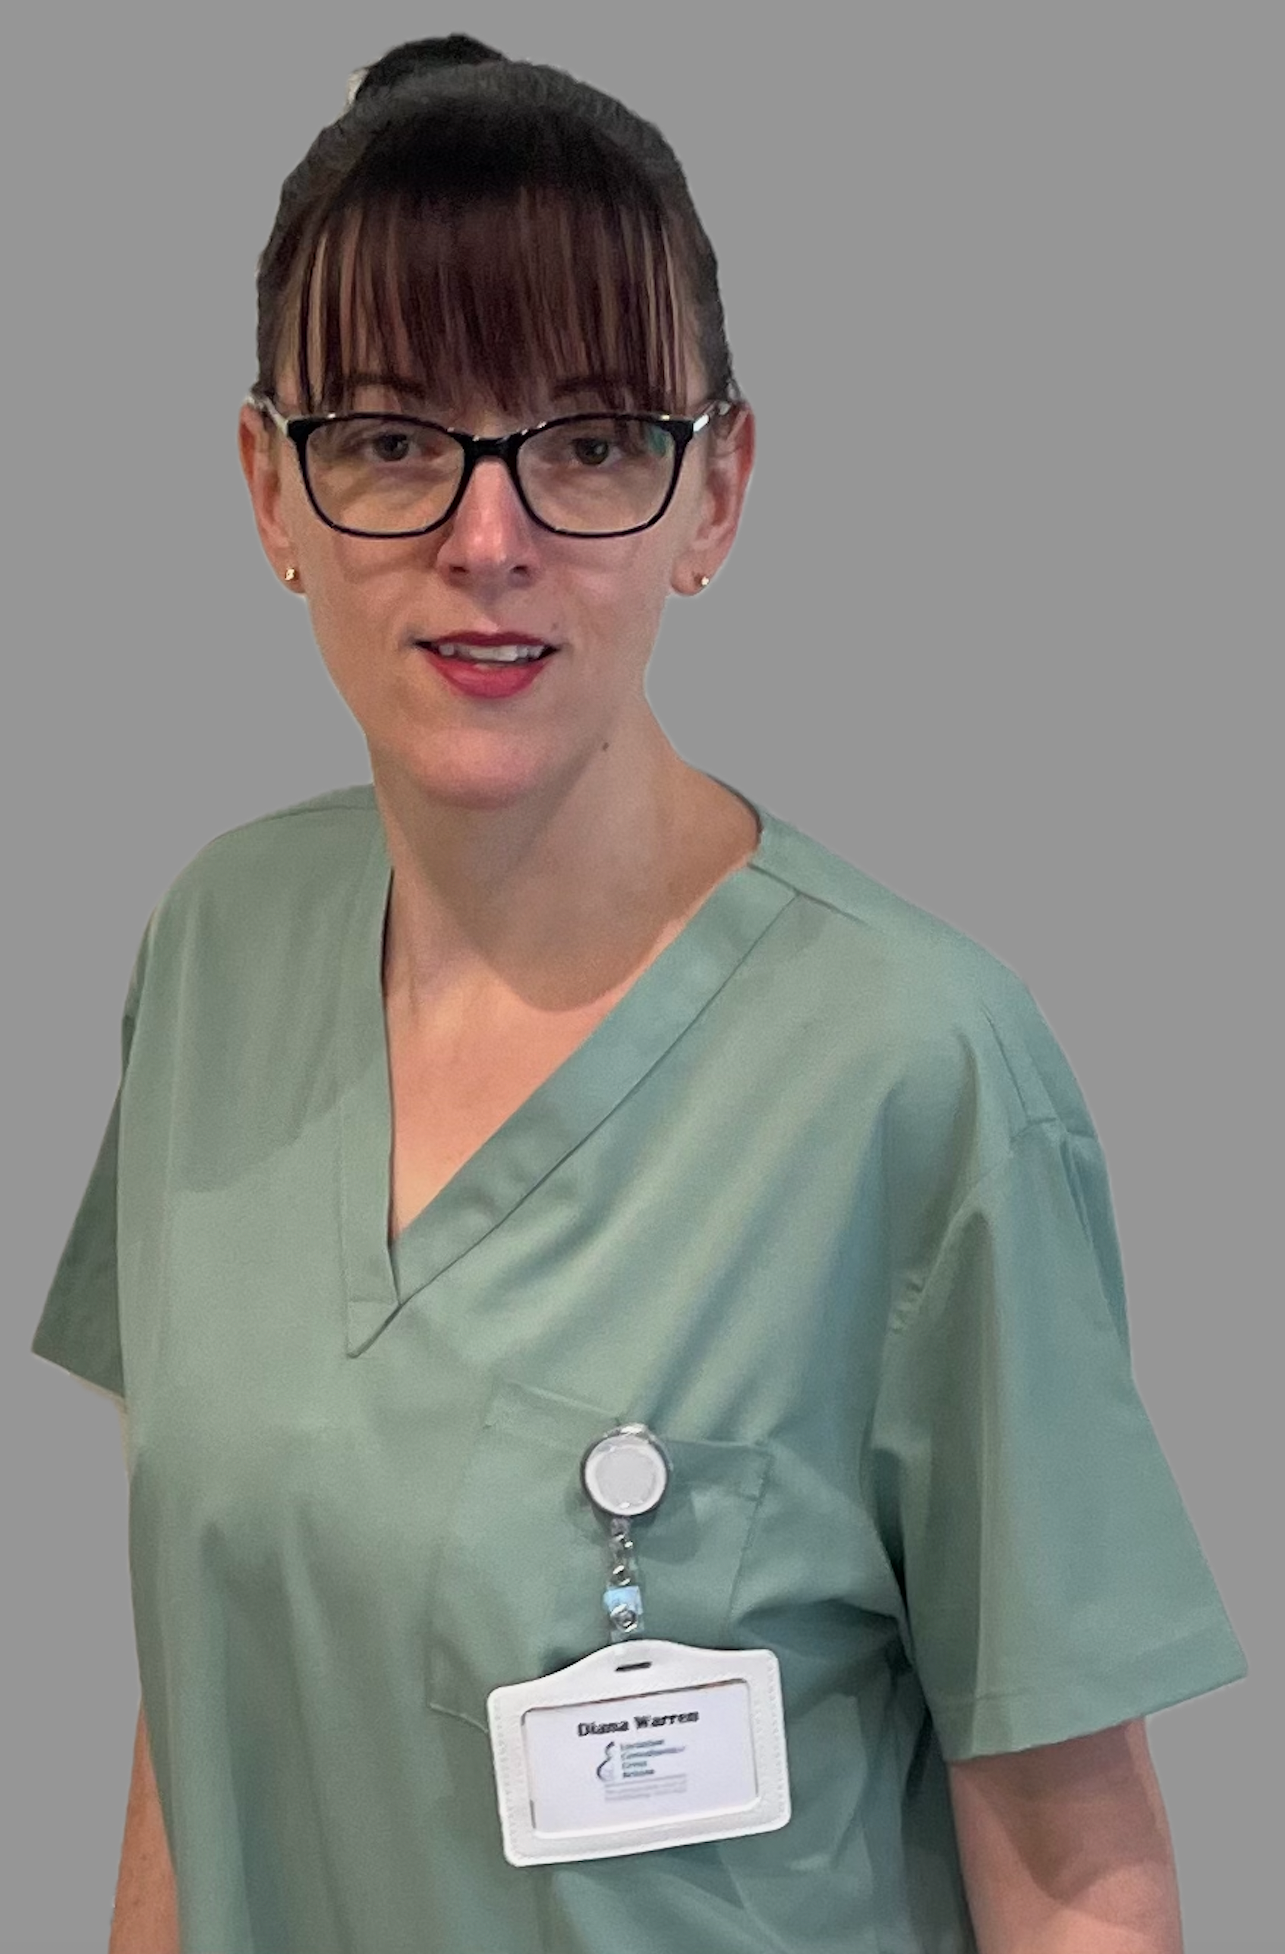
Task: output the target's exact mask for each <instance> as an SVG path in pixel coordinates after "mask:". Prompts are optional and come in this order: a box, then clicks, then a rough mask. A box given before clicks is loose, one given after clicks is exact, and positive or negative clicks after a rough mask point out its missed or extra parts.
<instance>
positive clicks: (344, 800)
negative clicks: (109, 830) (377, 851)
mask: <svg viewBox="0 0 1285 1954" xmlns="http://www.w3.org/2000/svg"><path fill="white" fill-rule="evenodd" d="M382 833H383V830H382V827H381V824H380V820H379V811H378V808H377V806H376V804H375V794H374V789H373V787H371V786H370V785H369V784H367V785H364V786H361V785H359V786H355V787H340V788H336V789H334V790H333V791H332V792H330V793H327V794H319V795H316V796H315V797H314V798H312V799H311V800H306V801H299V802H296V803H295V804H293V805H292V806H290V807H283V808H278V809H276V810H275V811H273V812H272V813H269V814H263V815H259V816H258V817H257V818H256V819H255V820H252V821H246V822H243V823H242V824H241V825H239V826H238V827H235V828H230V829H228V830H227V831H226V832H225V833H223V834H220V835H216V836H215V837H214V839H213V840H211V841H209V842H207V843H206V844H205V846H204V847H203V848H202V849H201V850H200V851H199V852H198V853H197V854H196V855H194V856H193V858H192V860H191V861H190V862H189V863H188V864H187V866H186V867H185V868H184V869H182V870H181V871H180V873H179V874H178V875H177V876H176V877H175V879H174V881H173V882H172V883H171V884H170V886H169V888H168V889H167V890H166V891H165V893H164V895H163V896H162V898H161V900H160V902H159V903H158V905H157V911H156V916H157V919H159V920H160V921H161V922H162V923H163V924H166V925H168V926H169V927H171V928H172V927H174V926H175V925H179V924H181V923H183V922H185V921H187V920H188V919H190V918H192V917H194V916H196V915H198V914H210V913H215V912H223V911H235V912H236V913H238V914H241V915H246V916H247V917H248V916H249V915H251V914H255V913H257V912H259V911H261V910H262V909H264V908H271V909H273V910H274V911H276V912H278V913H280V912H281V911H282V909H283V908H284V909H287V910H288V909H289V908H290V907H291V906H293V905H298V904H300V903H303V904H306V903H308V902H309V900H310V899H315V898H316V897H318V896H320V895H323V894H325V893H327V892H331V891H338V892H340V893H342V892H343V891H345V890H350V889H351V887H352V885H353V883H354V881H355V880H356V879H357V878H358V877H359V876H360V875H361V873H362V871H363V869H364V868H365V867H366V865H367V863H368V861H369V858H370V854H371V850H372V849H373V848H374V847H376V846H377V845H378V844H379V842H380V841H381V838H382Z"/></svg>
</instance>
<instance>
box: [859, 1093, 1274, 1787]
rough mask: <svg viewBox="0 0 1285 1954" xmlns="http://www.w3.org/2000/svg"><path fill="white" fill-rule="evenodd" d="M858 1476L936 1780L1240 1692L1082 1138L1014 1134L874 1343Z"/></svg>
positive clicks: (1102, 1186) (1035, 1129) (1086, 1137)
mask: <svg viewBox="0 0 1285 1954" xmlns="http://www.w3.org/2000/svg"><path fill="white" fill-rule="evenodd" d="M871 1460H872V1467H873V1474H874V1485H875V1488H876V1505H877V1510H878V1514H879V1522H880V1526H881V1530H882V1533H883V1536H884V1539H885V1541H886V1543H887V1547H888V1551H889V1554H890V1557H891V1559H892V1561H893V1564H894V1566H895V1567H896V1568H897V1570H898V1575H899V1579H900V1581H901V1583H902V1587H903V1593H904V1598H905V1608H906V1617H907V1620H908V1624H909V1636H910V1641H911V1643H912V1647H911V1650H910V1654H911V1659H912V1661H913V1664H914V1667H915V1670H916V1672H917V1674H918V1677H919V1681H920V1685H921V1687H922V1689H923V1692H924V1696H925V1700H926V1701H927V1704H928V1707H929V1710H930V1712H931V1715H932V1717H933V1721H934V1724H935V1726H936V1729H937V1733H938V1738H939V1741H940V1744H941V1747H942V1751H943V1753H944V1755H945V1756H946V1757H947V1758H948V1759H949V1760H951V1761H952V1762H953V1761H957V1760H959V1759H963V1758H968V1757H974V1756H980V1755H984V1754H986V1753H993V1752H1003V1751H1014V1750H1024V1749H1026V1748H1028V1747H1030V1746H1032V1745H1036V1744H1048V1743H1060V1742H1062V1741H1063V1740H1065V1739H1067V1738H1070V1737H1075V1736H1084V1735H1088V1734H1089V1733H1090V1732H1092V1731H1095V1730H1102V1729H1106V1728H1108V1727H1110V1726H1111V1725H1114V1724H1118V1723H1124V1722H1127V1721H1129V1720H1130V1719H1132V1718H1135V1717H1141V1716H1146V1715H1150V1714H1152V1713H1153V1712H1155V1711H1157V1710H1161V1709H1164V1708H1166V1707H1168V1706H1169V1705H1171V1704H1174V1703H1178V1702H1182V1701H1184V1700H1186V1699H1187V1698H1190V1697H1193V1696H1198V1695H1201V1694H1203V1693H1204V1692H1205V1691H1207V1690H1212V1689H1217V1688H1219V1687H1220V1686H1221V1685H1223V1684H1225V1683H1230V1682H1234V1681H1237V1680H1238V1679H1239V1678H1240V1677H1242V1676H1244V1675H1245V1674H1246V1663H1245V1658H1244V1654H1243V1651H1242V1650H1241V1647H1240V1644H1239V1642H1238V1641H1237V1639H1236V1636H1235V1634H1234V1633H1233V1630H1232V1628H1231V1625H1230V1623H1229V1621H1228V1619H1227V1616H1226V1613H1225V1612H1224V1609H1223V1606H1222V1602H1221V1599H1220V1597H1219V1594H1218V1590H1217V1588H1216V1586H1215V1584H1214V1580H1213V1576H1212V1574H1211V1573H1210V1570H1209V1567H1208V1565H1207V1563H1206V1561H1205V1558H1204V1555H1203V1553H1202V1552H1201V1548H1200V1545H1199V1542H1198V1541H1197V1538H1196V1535H1195V1532H1194V1530H1193V1528H1192V1525H1191V1522H1190V1519H1189V1518H1188V1515H1187V1512H1186V1510H1185V1508H1184V1506H1183V1503H1182V1499H1181V1497H1180V1495H1179V1492H1178V1489H1177V1487H1176V1485H1175V1483H1174V1480H1173V1477H1172V1474H1171V1473H1170V1470H1169V1466H1168V1463H1167V1461H1166V1459H1165V1457H1164V1454H1163V1452H1162V1451H1161V1448H1160V1445H1159V1442H1158V1440H1157V1438H1156V1435H1155V1433H1154V1431H1153V1429H1152V1426H1151V1424H1150V1421H1149V1419H1148V1417H1147V1414H1146V1412H1145V1410H1144V1408H1143V1406H1142V1403H1141V1401H1140V1399H1139V1397H1138V1394H1137V1391H1136V1389H1135V1386H1134V1382H1133V1375H1132V1369H1131V1365H1130V1361H1129V1345H1128V1335H1127V1330H1126V1324H1125V1314H1124V1296H1123V1290H1122V1284H1121V1277H1120V1260H1119V1253H1118V1245H1117V1241H1116V1233H1115V1226H1114V1221H1113V1217H1112V1207H1111V1199H1110V1192H1109V1187H1108V1182H1107V1173H1106V1166H1105V1162H1104V1160H1103V1158H1102V1154H1101V1150H1100V1147H1099V1145H1098V1142H1097V1140H1096V1138H1094V1137H1093V1136H1092V1135H1091V1134H1081V1133H1074V1132H1071V1131H1068V1130H1067V1128H1066V1127H1065V1126H1064V1125H1063V1124H1062V1123H1061V1122H1060V1121H1059V1120H1056V1119H1040V1120H1033V1121H1031V1122H1030V1123H1029V1124H1028V1125H1026V1126H1025V1127H1024V1128H1023V1129H1022V1130H1020V1131H1019V1132H1018V1133H1017V1135H1016V1137H1015V1139H1014V1140H1013V1142H1012V1144H1011V1146H1010V1147H1009V1149H1008V1151H1007V1154H1006V1156H1005V1158H1004V1159H1003V1160H1002V1161H1001V1162H999V1163H998V1164H997V1165H995V1166H994V1167H993V1168H992V1169H991V1171H989V1172H988V1173H986V1174H985V1175H984V1176H983V1177H982V1178H981V1179H980V1180H979V1181H978V1182H977V1183H976V1185H975V1186H974V1187H973V1188H972V1189H971V1190H969V1191H968V1192H967V1193H966V1194H965V1196H964V1197H963V1199H962V1200H961V1202H960V1204H959V1206H958V1208H957V1210H956V1212H955V1213H954V1215H953V1217H952V1218H951V1221H950V1225H949V1227H948V1229H947V1231H946V1233H945V1235H944V1237H943V1240H942V1243H941V1247H940V1251H939V1253H938V1254H937V1256H936V1259H935V1261H934V1263H933V1266H932V1269H931V1272H930V1274H929V1276H928V1279H927V1280H926V1282H925V1283H924V1285H923V1288H922V1290H921V1291H920V1293H919V1294H918V1295H917V1296H916V1297H914V1298H913V1299H911V1300H910V1301H909V1302H907V1303H905V1304H904V1305H903V1307H902V1308H901V1310H900V1311H899V1313H898V1314H897V1316H896V1317H895V1318H894V1320H893V1322H892V1325H891V1327H890V1330H889V1334H888V1338H887V1343H886V1347H885V1362H884V1369H883V1373H882V1375H881V1379H880V1384H879V1392H878V1398H877V1401H876V1407H875V1413H874V1418H873V1422H872V1428H871Z"/></svg>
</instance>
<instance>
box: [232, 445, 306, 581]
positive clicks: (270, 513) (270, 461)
mask: <svg viewBox="0 0 1285 1954" xmlns="http://www.w3.org/2000/svg"><path fill="white" fill-rule="evenodd" d="M237 446H238V449H239V451H240V455H241V472H242V473H243V475H244V476H245V482H246V487H247V488H248V489H249V491H250V505H251V507H252V509H253V510H254V524H255V528H256V529H257V530H258V532H259V541H260V542H261V543H262V545H263V553H264V555H265V556H266V557H267V559H268V562H269V563H270V564H271V565H272V569H273V572H274V574H275V575H276V577H277V578H278V579H279V580H281V581H284V578H285V570H286V565H287V564H288V563H293V562H296V561H297V557H296V554H295V552H294V550H293V547H292V545H291V541H290V534H289V531H288V529H287V527H286V524H285V520H284V511H283V507H282V500H283V498H282V469H283V468H284V467H285V466H286V464H287V462H288V460H289V456H288V454H287V446H288V444H287V442H286V440H285V438H284V436H283V435H280V434H278V433H277V430H276V429H275V428H274V427H270V426H269V425H268V423H267V422H266V421H265V420H264V417H263V415H262V414H260V413H259V412H258V410H257V408H254V407H248V406H246V407H242V409H241V417H240V420H239V421H238V423H237Z"/></svg>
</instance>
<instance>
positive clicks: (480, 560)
mask: <svg viewBox="0 0 1285 1954" xmlns="http://www.w3.org/2000/svg"><path fill="white" fill-rule="evenodd" d="M439 534H440V536H441V539H442V540H441V544H440V546H439V550H438V563H439V565H440V567H441V568H442V569H444V570H454V571H456V572H458V573H460V574H470V575H473V576H487V575H490V576H495V575H497V574H510V573H511V572H512V571H513V570H514V569H515V568H516V567H519V566H528V567H529V565H530V563H531V561H532V559H533V557H534V554H535V548H536V540H535V539H536V536H537V534H538V531H537V529H536V525H535V524H534V523H533V522H532V521H531V518H530V517H529V516H528V515H527V512H526V510H525V509H524V508H523V506H522V502H521V499H520V498H519V496H518V492H517V488H516V486H515V484H514V482H513V478H512V477H511V475H510V474H509V471H508V469H507V468H506V467H505V465H504V463H503V462H502V461H500V460H499V459H498V458H497V457H496V456H494V455H488V456H486V457H485V458H484V459H483V460H481V461H479V462H478V463H477V465H476V466H475V468H474V470H473V473H472V476H471V477H470V479H469V484H468V487H467V488H466V489H465V491H464V494H463V497H462V498H461V501H460V504H459V507H458V508H457V509H456V511H455V514H454V515H453V516H452V517H451V519H450V521H449V522H448V523H445V524H444V525H443V527H442V529H441V530H440V532H439Z"/></svg>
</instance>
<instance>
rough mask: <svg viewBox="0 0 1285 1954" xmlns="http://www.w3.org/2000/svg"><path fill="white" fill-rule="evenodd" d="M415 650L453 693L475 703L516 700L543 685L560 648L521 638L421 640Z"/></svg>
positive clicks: (416, 641)
mask: <svg viewBox="0 0 1285 1954" xmlns="http://www.w3.org/2000/svg"><path fill="white" fill-rule="evenodd" d="M415 648H416V650H417V651H419V652H420V653H421V654H422V655H423V657H424V658H425V660H426V662H427V663H428V664H429V665H430V666H431V667H432V669H433V671H434V672H435V673H436V674H437V677H438V679H439V680H440V681H441V682H442V683H443V684H444V685H446V686H448V687H449V689H450V690H451V691H452V692H456V693H459V694H461V695H462V696H463V697H464V698H466V699H470V700H473V701H475V702H479V703H480V702H482V701H485V700H490V701H492V702H493V703H494V702H498V701H500V700H504V699H512V698H515V697H516V695H517V694H518V693H519V692H527V691H529V690H530V688H531V687H532V686H534V685H538V684H540V683H541V682H542V674H543V673H544V672H546V671H548V669H549V667H550V665H551V664H552V663H553V657H554V654H555V652H556V651H557V650H558V646H557V645H548V644H538V643H536V642H535V641H534V640H524V639H521V638H511V639H505V638H501V637H498V636H497V637H495V638H492V639H486V638H483V637H482V635H481V633H480V632H479V633H478V634H477V640H476V641H474V640H472V639H469V638H417V639H416V640H415Z"/></svg>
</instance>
